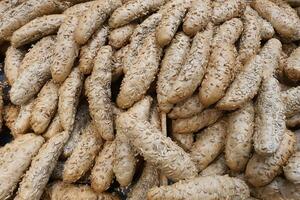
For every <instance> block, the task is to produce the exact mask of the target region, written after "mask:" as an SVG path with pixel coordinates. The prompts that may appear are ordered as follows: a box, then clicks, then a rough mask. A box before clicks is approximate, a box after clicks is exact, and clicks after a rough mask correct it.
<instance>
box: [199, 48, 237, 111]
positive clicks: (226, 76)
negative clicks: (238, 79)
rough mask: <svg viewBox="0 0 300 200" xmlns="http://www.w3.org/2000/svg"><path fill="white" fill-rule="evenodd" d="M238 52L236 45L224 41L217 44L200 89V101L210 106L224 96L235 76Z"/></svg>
mask: <svg viewBox="0 0 300 200" xmlns="http://www.w3.org/2000/svg"><path fill="white" fill-rule="evenodd" d="M236 56H237V52H236V49H235V47H234V45H232V44H229V43H224V44H222V45H219V46H216V47H214V48H213V50H212V54H211V56H210V60H209V64H208V69H207V73H206V74H205V76H204V79H203V81H202V83H201V87H200V90H199V99H200V102H201V103H202V104H203V105H204V106H205V107H208V106H210V105H212V104H214V103H216V102H217V101H219V100H220V99H221V98H222V97H223V96H225V92H226V89H227V87H228V86H229V85H230V83H231V81H232V80H233V78H234V67H235V63H236Z"/></svg>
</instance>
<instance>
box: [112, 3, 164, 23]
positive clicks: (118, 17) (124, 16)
mask: <svg viewBox="0 0 300 200" xmlns="http://www.w3.org/2000/svg"><path fill="white" fill-rule="evenodd" d="M165 2H166V0H154V1H149V0H147V1H144V0H137V1H128V2H126V3H125V4H123V5H122V6H121V7H119V8H117V9H116V10H115V11H114V12H113V13H112V15H111V16H110V19H109V21H108V23H109V26H110V27H112V28H117V27H120V26H124V25H126V24H128V23H130V22H131V21H133V20H135V19H137V18H140V17H142V16H146V15H148V14H149V13H151V12H155V11H156V10H158V9H159V8H160V6H162V5H163V4H164V3H165Z"/></svg>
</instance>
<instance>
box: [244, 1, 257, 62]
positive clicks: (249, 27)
mask: <svg viewBox="0 0 300 200" xmlns="http://www.w3.org/2000/svg"><path fill="white" fill-rule="evenodd" d="M243 19H244V31H243V33H242V35H241V39H240V46H239V59H240V60H241V61H242V63H245V62H246V61H247V60H248V59H249V58H250V57H252V56H254V55H256V54H257V53H258V51H259V48H260V40H261V36H260V35H261V30H260V29H261V25H260V23H259V21H258V20H257V17H256V15H255V14H253V12H252V9H251V8H250V6H247V7H246V10H245V12H244V15H243Z"/></svg>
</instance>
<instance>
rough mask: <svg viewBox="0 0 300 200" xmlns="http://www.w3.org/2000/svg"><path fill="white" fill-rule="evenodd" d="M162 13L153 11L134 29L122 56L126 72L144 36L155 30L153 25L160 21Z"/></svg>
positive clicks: (139, 48)
mask: <svg viewBox="0 0 300 200" xmlns="http://www.w3.org/2000/svg"><path fill="white" fill-rule="evenodd" d="M161 17H162V15H161V14H159V13H155V14H153V15H151V16H149V17H147V18H146V19H145V20H144V21H143V22H142V23H141V24H139V25H138V26H137V27H136V29H135V30H134V32H133V34H132V36H131V39H130V44H129V47H128V53H127V56H126V57H124V61H123V71H124V73H126V72H127V71H128V69H129V68H130V67H131V66H132V65H133V64H134V63H135V62H136V60H137V58H138V52H140V50H141V49H142V47H143V44H144V42H145V38H146V37H147V36H148V35H149V34H150V33H152V32H154V31H155V27H156V26H157V24H158V23H159V22H160V20H161Z"/></svg>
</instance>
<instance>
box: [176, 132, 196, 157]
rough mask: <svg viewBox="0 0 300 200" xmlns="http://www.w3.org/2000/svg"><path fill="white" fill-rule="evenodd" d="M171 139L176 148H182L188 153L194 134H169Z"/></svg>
mask: <svg viewBox="0 0 300 200" xmlns="http://www.w3.org/2000/svg"><path fill="white" fill-rule="evenodd" d="M171 138H172V139H173V141H175V142H176V143H177V144H178V146H180V147H181V148H183V149H184V150H185V151H187V152H189V150H190V149H191V148H192V145H193V143H194V134H193V133H188V134H180V133H173V132H172V133H171Z"/></svg>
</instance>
